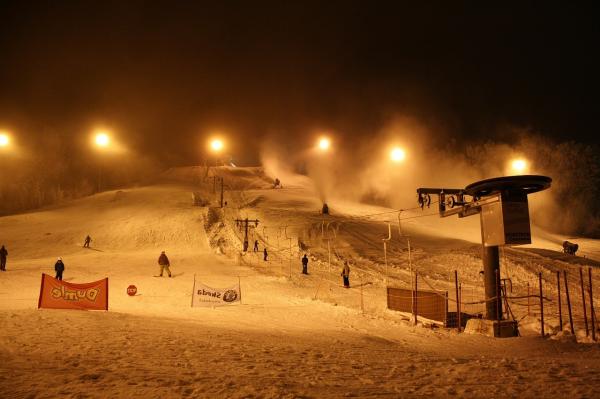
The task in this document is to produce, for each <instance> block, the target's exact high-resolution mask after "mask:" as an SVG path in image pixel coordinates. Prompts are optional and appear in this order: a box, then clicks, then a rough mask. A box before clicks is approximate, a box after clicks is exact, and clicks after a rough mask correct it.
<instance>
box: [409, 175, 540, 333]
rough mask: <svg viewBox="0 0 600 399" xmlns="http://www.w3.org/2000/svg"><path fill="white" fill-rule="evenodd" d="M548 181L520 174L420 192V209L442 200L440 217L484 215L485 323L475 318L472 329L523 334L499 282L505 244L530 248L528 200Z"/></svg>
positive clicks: (482, 239) (470, 321)
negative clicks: (504, 302) (435, 199)
mask: <svg viewBox="0 0 600 399" xmlns="http://www.w3.org/2000/svg"><path fill="white" fill-rule="evenodd" d="M551 184H552V179H551V178H550V177H547V176H539V175H521V176H506V177H496V178H493V179H487V180H482V181H478V182H475V183H472V184H469V185H468V186H467V187H465V188H419V189H417V195H418V202H419V205H420V206H421V208H424V207H425V206H427V207H430V205H431V195H437V196H438V208H439V214H440V217H448V216H452V215H458V217H459V218H463V217H467V216H471V215H476V214H479V215H480V220H481V241H482V247H483V256H482V258H483V273H484V282H485V298H486V319H485V320H481V319H479V320H478V319H471V320H469V322H468V323H467V330H468V329H469V325H470V324H471V325H472V329H473V330H475V331H478V332H484V333H486V334H487V335H491V336H495V337H512V336H516V335H518V329H517V322H516V321H515V320H506V319H508V318H509V317H510V312H509V311H507V312H506V319H505V317H504V316H505V315H504V313H505V312H503V309H502V298H501V296H502V294H503V292H502V285H501V283H502V280H501V278H500V257H499V251H498V247H499V246H501V245H509V246H511V245H523V244H531V228H530V221H529V204H528V195H529V194H533V193H536V192H538V191H542V190H546V189H548V188H550V185H551Z"/></svg>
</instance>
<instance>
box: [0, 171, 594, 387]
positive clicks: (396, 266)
mask: <svg viewBox="0 0 600 399" xmlns="http://www.w3.org/2000/svg"><path fill="white" fill-rule="evenodd" d="M211 176H219V177H223V179H224V185H225V188H226V189H225V200H226V201H227V206H226V207H225V208H224V209H223V210H221V209H220V208H216V207H215V205H216V204H217V202H218V199H219V198H218V196H219V190H218V189H217V190H215V192H213V187H214V180H213V179H212V177H211ZM271 187H272V179H271V178H269V177H267V176H265V175H264V174H263V172H262V169H260V168H216V169H215V168H213V169H209V170H206V169H204V168H200V167H199V168H187V169H186V168H180V169H175V170H171V171H169V172H167V173H165V174H164V175H163V176H161V180H160V183H159V184H157V185H154V186H149V187H139V188H131V189H123V190H118V191H110V192H105V193H101V194H98V195H94V196H92V197H88V198H84V199H81V200H77V201H72V202H69V203H65V204H63V205H60V206H56V207H53V208H49V209H43V210H39V211H36V212H30V213H26V214H21V215H14V216H9V217H3V218H0V244H4V245H6V247H7V249H8V251H9V260H8V266H7V270H8V271H7V272H3V273H0V359H1V361H0V397H16V398H20V397H23V398H25V397H129V396H132V395H137V396H141V397H157V398H164V397H215V396H216V397H277V398H278V397H340V396H358V397H379V396H392V397H421V396H424V395H427V396H433V397H444V396H455V395H458V396H470V397H489V396H491V395H494V396H497V395H508V396H522V397H539V396H546V395H547V394H549V393H550V392H553V391H558V390H560V391H562V392H564V391H565V390H567V391H568V392H569V394H570V395H571V396H573V397H591V396H593V395H594V392H595V391H596V390H597V389H598V388H600V380H598V377H597V375H598V371H600V370H599V368H600V366H599V364H600V363H599V362H598V360H600V352H599V351H598V349H597V348H596V346H595V345H577V344H574V343H568V342H567V343H559V342H558V341H550V342H548V341H544V340H541V339H539V338H537V337H536V336H534V335H533V332H532V333H531V334H530V336H529V337H525V338H519V339H508V340H494V339H489V338H485V337H476V336H469V335H465V334H461V335H457V334H456V333H455V332H454V331H446V330H443V329H441V330H440V329H433V330H432V329H428V328H420V327H413V326H412V324H410V323H409V322H408V320H407V318H406V317H405V315H402V314H398V313H395V312H391V311H388V310H386V309H385V307H386V306H385V281H386V273H385V270H386V269H385V265H384V260H383V242H382V239H383V238H386V237H387V236H388V222H389V223H390V228H389V229H390V231H391V232H392V239H391V241H390V242H389V246H388V254H387V255H388V259H387V260H388V273H387V279H388V280H389V282H390V284H393V285H406V284H409V283H410V273H409V262H408V257H409V255H408V250H407V249H408V247H407V239H406V237H405V236H410V240H411V261H412V268H413V269H416V270H418V271H419V273H420V276H423V278H424V279H426V281H427V282H428V283H429V284H432V285H434V286H435V288H442V289H443V288H448V287H453V280H452V278H451V276H452V274H453V271H454V270H455V269H458V270H459V271H460V275H461V281H462V282H463V284H464V286H465V287H471V288H470V289H471V291H468V290H467V289H465V293H464V296H468V295H471V296H473V297H477V298H478V297H480V296H481V292H480V290H478V288H480V287H481V281H480V277H479V273H478V272H479V269H480V262H481V261H480V259H479V245H478V243H479V226H478V220H477V218H469V219H464V220H458V219H451V218H448V219H443V220H440V219H439V218H438V217H437V216H424V215H427V214H432V213H434V212H435V210H427V209H426V210H423V211H421V210H420V209H414V210H411V211H406V212H402V214H401V216H400V217H401V219H402V220H401V231H402V234H403V237H400V236H399V226H398V217H397V212H395V211H394V210H391V209H387V208H382V207H378V206H370V205H364V204H357V203H352V202H349V201H343V200H333V201H332V202H331V203H330V204H329V206H330V210H331V215H329V216H323V215H321V214H320V212H319V211H320V209H321V205H322V204H321V202H320V200H319V196H318V195H317V192H316V190H315V189H314V187H313V186H312V182H311V181H310V180H309V179H308V178H306V177H303V176H298V177H295V178H294V179H293V181H289V182H287V181H286V182H284V188H283V189H272V188H271ZM192 193H196V195H198V196H201V197H202V198H203V199H205V200H207V201H209V202H211V203H212V206H209V207H199V206H194V205H193V198H192ZM245 218H249V219H258V220H259V223H258V226H254V225H252V224H251V227H250V228H249V239H250V249H252V244H253V242H254V240H258V241H259V246H260V250H261V251H262V250H263V248H264V247H266V248H267V251H268V260H267V261H264V260H263V254H262V252H259V253H253V252H252V251H250V252H249V253H247V254H243V255H240V251H239V250H240V249H241V245H242V243H241V239H242V238H243V234H244V229H243V227H242V226H243V225H242V224H241V223H240V222H239V220H244V219H245ZM236 219H237V220H238V222H236ZM86 234H90V235H91V237H92V248H90V249H85V248H82V244H83V239H84V237H85V236H86ZM536 234H537V232H536ZM544 234H545V235H546V236H547V233H544V232H540V235H544ZM544 239H545V240H546V244H545V245H544V246H543V248H542V249H543V250H545V251H548V250H549V249H559V248H554V247H552V245H554V244H553V241H552V240H548V239H547V237H546V238H544ZM534 244H535V243H534ZM534 246H535V245H534ZM582 247H583V248H582V250H584V253H585V254H590V256H592V254H594V253H598V252H597V248H600V246H598V244H597V242H596V241H593V240H589V241H586V242H585V245H582ZM328 249H329V250H328ZM162 250H165V251H166V252H167V254H168V255H169V257H170V260H171V263H172V272H173V275H174V277H173V278H171V279H169V278H166V277H163V278H159V277H154V276H155V275H156V274H157V273H158V266H157V264H156V260H157V257H158V255H159V254H160V251H162ZM536 251H538V252H535V251H534V250H527V249H514V250H506V251H504V254H503V273H509V274H510V276H511V277H513V279H514V280H515V285H517V283H518V282H528V281H530V280H533V278H534V277H535V276H536V274H535V273H537V271H538V270H540V267H541V268H542V270H546V271H547V274H548V276H551V273H553V272H554V270H555V268H558V267H561V268H565V267H566V268H568V267H577V266H576V265H575V264H576V263H577V261H576V260H577V259H579V261H581V259H583V258H573V257H571V258H569V257H558V253H557V252H539V249H538V250H536ZM304 253H308V254H309V256H310V257H311V261H310V264H309V272H310V274H309V275H308V276H304V275H301V274H300V273H299V272H300V269H301V266H300V262H299V257H300V256H301V255H302V254H304ZM58 256H61V257H62V258H63V260H64V262H65V264H66V271H65V280H68V281H72V282H87V281H93V280H98V279H100V278H103V277H109V282H110V300H109V302H110V311H109V312H108V313H105V312H79V311H51V310H37V309H36V307H37V298H38V293H39V284H40V275H41V273H42V272H45V273H49V274H53V264H54V262H55V260H56V257H58ZM343 261H349V262H350V263H351V267H352V274H351V284H352V288H351V289H348V290H345V289H343V288H341V287H340V283H341V281H340V277H339V268H340V267H341V264H342V263H343ZM584 262H591V261H587V260H584ZM544 268H545V269H544ZM194 278H196V279H197V280H198V281H202V282H203V283H205V284H207V285H209V286H215V287H225V286H229V285H231V284H236V283H237V282H240V284H241V288H242V304H241V305H238V306H231V307H226V308H215V309H213V308H191V306H190V301H191V290H192V285H193V281H194ZM547 278H549V277H547ZM130 284H135V285H136V286H137V287H138V295H136V296H133V297H130V296H128V295H127V294H126V287H127V286H128V285H130ZM425 288H427V287H425ZM574 303H575V304H576V301H574ZM524 332H525V333H526V332H527V331H526V330H524ZM499 373H500V375H502V381H501V382H500V383H499V382H498V375H499Z"/></svg>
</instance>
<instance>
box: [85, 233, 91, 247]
mask: <svg viewBox="0 0 600 399" xmlns="http://www.w3.org/2000/svg"><path fill="white" fill-rule="evenodd" d="M91 241H92V237H90V235H89V234H88V235H87V236H86V237H85V242H84V243H83V247H84V248H89V247H90V242H91Z"/></svg>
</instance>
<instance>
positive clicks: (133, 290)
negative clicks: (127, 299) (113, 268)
mask: <svg viewBox="0 0 600 399" xmlns="http://www.w3.org/2000/svg"><path fill="white" fill-rule="evenodd" d="M136 293H137V287H136V286H135V285H130V286H129V287H127V295H129V296H134V295H135V294H136Z"/></svg>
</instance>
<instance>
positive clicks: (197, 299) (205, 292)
mask: <svg viewBox="0 0 600 399" xmlns="http://www.w3.org/2000/svg"><path fill="white" fill-rule="evenodd" d="M241 301H242V291H241V290H240V286H239V284H236V285H233V286H231V287H229V288H211V287H209V286H207V285H204V284H202V283H200V282H197V281H195V280H194V292H193V293H192V306H220V305H231V304H235V303H240V302H241Z"/></svg>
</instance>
